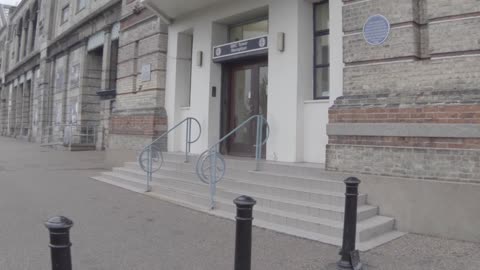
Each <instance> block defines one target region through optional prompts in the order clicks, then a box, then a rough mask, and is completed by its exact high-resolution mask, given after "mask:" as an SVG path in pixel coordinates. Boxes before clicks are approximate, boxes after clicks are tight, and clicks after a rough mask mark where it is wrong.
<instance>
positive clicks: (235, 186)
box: [113, 168, 367, 207]
mask: <svg viewBox="0 0 480 270" xmlns="http://www.w3.org/2000/svg"><path fill="white" fill-rule="evenodd" d="M113 171H114V172H118V173H119V174H126V175H129V176H131V177H140V178H141V177H144V178H146V175H145V173H144V172H142V171H141V170H138V169H130V168H114V169H113ZM153 179H155V180H154V181H155V182H158V183H165V182H166V181H167V182H169V184H172V185H174V184H176V183H175V182H174V181H173V182H172V180H171V179H177V180H179V181H181V182H182V183H177V184H179V185H182V186H183V187H184V188H185V189H187V188H194V189H196V190H199V189H198V187H197V186H196V185H198V184H200V185H203V183H202V182H200V180H198V179H197V176H196V175H194V174H184V173H181V172H180V173H179V172H176V171H171V170H167V169H162V170H161V171H159V172H157V173H155V174H154V175H153ZM183 182H185V183H183ZM188 183H193V184H195V186H190V187H187V186H185V185H188ZM204 186H205V190H206V191H207V192H208V187H207V186H206V185H204ZM217 188H219V189H223V190H230V191H232V190H235V191H242V192H243V193H244V194H257V195H262V196H264V195H265V196H270V197H275V198H277V200H278V201H285V200H291V201H299V202H303V203H316V204H324V205H332V206H336V207H343V206H344V205H345V195H344V194H343V193H339V192H330V191H324V190H321V189H310V190H308V189H303V188H292V187H285V186H281V185H262V184H257V183H254V182H249V181H243V180H240V179H231V178H225V179H223V180H222V181H221V182H219V183H218V184H217ZM199 191H200V190H199ZM366 201H367V196H366V194H360V195H359V197H358V205H359V206H363V205H365V204H366Z"/></svg>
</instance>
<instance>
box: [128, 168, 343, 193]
mask: <svg viewBox="0 0 480 270" xmlns="http://www.w3.org/2000/svg"><path fill="white" fill-rule="evenodd" d="M124 168H130V169H140V166H139V165H138V164H137V163H136V162H127V163H125V167H124ZM157 173H158V174H162V175H166V176H172V177H179V176H180V175H182V177H193V178H198V177H197V175H196V172H195V167H194V165H193V164H190V163H187V164H185V163H169V162H166V163H165V164H164V166H163V167H162V168H161V169H160V170H159V171H158V172H157ZM225 178H229V179H242V180H243V181H244V182H251V183H257V184H260V185H266V186H270V185H281V186H283V187H288V188H289V189H295V188H303V189H307V190H311V189H320V190H327V191H332V192H340V193H343V192H345V184H344V183H343V181H338V180H330V179H325V178H321V177H317V178H313V177H310V178H308V177H295V176H288V175H281V174H276V173H271V172H264V171H244V170H242V169H237V168H228V169H227V172H226V173H225Z"/></svg>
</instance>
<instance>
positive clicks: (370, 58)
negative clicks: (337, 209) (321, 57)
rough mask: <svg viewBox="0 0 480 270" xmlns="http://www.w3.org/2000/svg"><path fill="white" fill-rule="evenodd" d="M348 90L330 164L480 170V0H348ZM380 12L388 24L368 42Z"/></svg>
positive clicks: (475, 173)
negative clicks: (368, 29)
mask: <svg viewBox="0 0 480 270" xmlns="http://www.w3.org/2000/svg"><path fill="white" fill-rule="evenodd" d="M343 2H344V7H343V31H344V33H345V36H344V62H345V65H346V67H345V69H344V89H343V96H342V97H340V98H339V99H337V100H336V101H335V104H334V105H333V106H332V107H331V108H330V111H329V119H330V121H329V122H330V125H329V131H328V133H329V144H328V146H327V162H326V167H327V169H330V170H337V171H346V172H362V173H368V174H378V175H389V176H400V177H409V178H421V179H438V180H454V181H464V182H471V181H476V182H478V181H479V179H480V128H479V124H480V87H479V86H480V54H479V53H480V43H479V38H480V32H479V31H478V29H479V27H480V17H479V15H478V14H479V12H480V5H479V3H478V1H476V0H462V1H458V3H456V4H452V2H451V1H447V0H445V1H444V0H424V1H422V0H416V1H410V0H405V1H395V2H391V3H389V2H388V1H380V0H368V1H360V2H359V1H348V0H344V1H343ZM372 14H382V15H384V16H385V17H386V18H388V19H389V20H390V22H391V33H390V37H389V38H388V40H387V41H386V42H385V43H384V44H383V45H381V46H370V45H368V44H366V43H365V42H364V40H363V36H362V27H363V24H364V22H365V21H366V20H367V18H368V16H371V15H372Z"/></svg>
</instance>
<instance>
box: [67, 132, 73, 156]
mask: <svg viewBox="0 0 480 270" xmlns="http://www.w3.org/2000/svg"><path fill="white" fill-rule="evenodd" d="M72 133H73V130H72V126H70V134H69V137H70V138H69V140H68V150H69V151H70V152H71V151H72V139H73V136H72Z"/></svg>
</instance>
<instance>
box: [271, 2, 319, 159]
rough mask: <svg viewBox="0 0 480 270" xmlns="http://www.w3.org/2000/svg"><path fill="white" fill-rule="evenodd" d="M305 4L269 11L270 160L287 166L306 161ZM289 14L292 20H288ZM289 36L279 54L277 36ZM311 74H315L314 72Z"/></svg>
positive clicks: (281, 5)
mask: <svg viewBox="0 0 480 270" xmlns="http://www.w3.org/2000/svg"><path fill="white" fill-rule="evenodd" d="M304 2H305V1H302V0H278V1H272V4H271V5H270V10H269V19H270V23H269V25H270V29H269V43H270V48H269V59H268V62H269V63H268V66H269V71H268V77H269V86H268V116H267V118H268V123H269V124H270V131H271V133H270V138H269V140H268V142H267V159H268V160H278V161H285V162H299V161H303V113H304V112H303V101H304V96H303V94H304V89H303V88H304V87H305V86H304V84H305V82H304V81H303V78H304V77H305V76H304V74H303V73H302V72H303V70H302V63H301V59H302V57H301V55H302V54H305V53H306V52H305V51H303V50H302V46H301V44H302V43H304V42H312V38H313V37H312V38H309V39H308V40H302V38H303V36H302V33H303V31H304V29H302V27H301V24H300V18H299V16H300V15H301V14H302V12H301V10H302V9H301V8H302V5H303V4H305V3H304ZM285 14H289V16H285ZM280 32H281V33H285V51H283V52H280V51H279V50H277V47H276V44H277V33H280ZM311 55H312V57H313V52H312V54H311ZM308 72H313V70H312V69H310V70H308Z"/></svg>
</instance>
